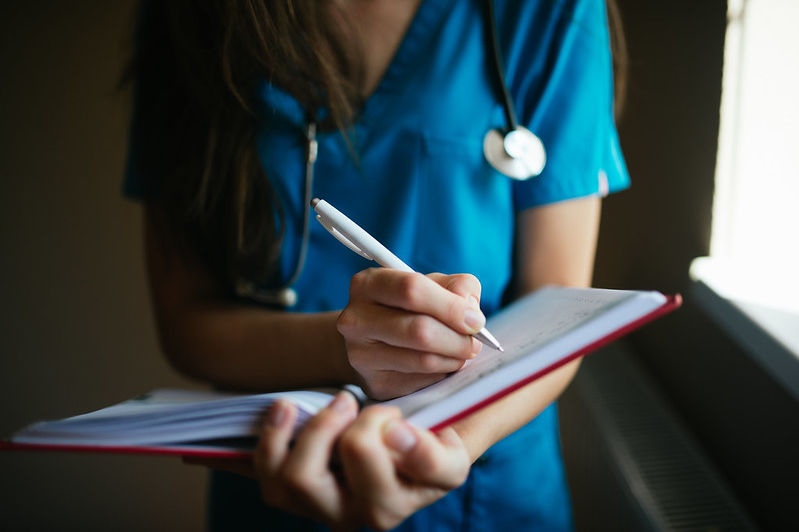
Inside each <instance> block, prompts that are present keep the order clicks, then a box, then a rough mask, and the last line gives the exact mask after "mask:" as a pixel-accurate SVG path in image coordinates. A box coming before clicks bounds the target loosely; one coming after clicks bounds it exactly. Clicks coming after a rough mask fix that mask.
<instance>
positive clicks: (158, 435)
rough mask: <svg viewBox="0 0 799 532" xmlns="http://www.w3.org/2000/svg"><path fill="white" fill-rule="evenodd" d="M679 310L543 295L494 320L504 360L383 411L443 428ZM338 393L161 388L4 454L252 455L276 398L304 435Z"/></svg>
mask: <svg viewBox="0 0 799 532" xmlns="http://www.w3.org/2000/svg"><path fill="white" fill-rule="evenodd" d="M679 305H680V297H679V296H673V297H667V296H664V295H663V294H661V293H659V292H642V291H627V290H603V289H596V288H565V287H557V286H550V287H545V288H542V289H540V290H538V291H536V292H534V293H532V294H530V295H528V296H526V297H524V298H522V299H520V300H519V301H517V302H515V303H514V304H512V305H510V306H508V307H507V308H505V309H504V310H502V311H501V312H500V313H498V314H496V315H495V316H493V317H492V318H491V319H490V320H489V321H488V324H487V328H489V329H490V330H491V331H492V332H493V334H494V336H496V337H497V339H499V341H500V342H501V343H502V345H503V346H504V348H505V352H504V353H502V352H499V351H495V350H493V349H489V348H484V349H483V350H482V351H481V352H480V354H479V355H478V356H477V357H476V358H475V359H473V360H471V361H469V362H468V363H467V364H466V365H465V366H464V367H463V368H462V369H461V370H460V371H458V372H455V373H453V374H452V375H450V376H449V377H447V378H446V379H444V380H442V381H440V382H438V383H436V384H434V385H432V386H428V387H427V388H424V389H422V390H419V391H417V392H415V393H412V394H409V395H406V396H403V397H400V398H397V399H392V400H390V401H385V402H383V404H390V405H395V406H397V407H399V408H400V409H401V410H402V412H403V414H404V415H405V417H406V418H407V419H408V420H409V421H410V422H411V423H414V424H416V425H418V426H421V427H425V428H430V429H432V430H437V429H439V428H442V427H444V426H446V425H448V424H450V423H453V422H454V421H456V420H457V419H460V418H462V417H464V416H466V415H468V414H469V413H471V412H473V411H475V410H477V409H479V408H481V407H483V406H485V405H487V404H489V403H491V402H493V401H495V400H497V399H499V398H500V397H502V396H504V395H506V394H508V393H510V392H512V391H513V390H515V389H517V388H519V387H521V386H524V385H525V384H527V383H529V382H532V381H534V380H535V379H537V378H539V377H541V376H543V375H545V374H547V373H549V372H550V371H552V370H554V369H556V368H558V367H560V366H562V365H563V364H566V363H567V362H569V361H571V360H574V359H575V358H578V357H580V356H583V355H585V354H587V353H589V352H591V351H593V350H594V349H597V348H598V347H600V346H602V345H604V344H606V343H608V342H610V341H613V340H615V339H617V338H619V337H621V336H623V335H624V334H627V333H628V332H630V331H632V330H633V329H635V328H637V327H639V326H641V325H643V324H644V323H646V322H648V321H651V320H653V319H655V318H656V317H658V316H660V315H662V314H665V313H666V312H669V311H670V310H672V309H674V308H676V307H678V306H679ZM334 394H335V390H328V391H324V390H318V391H311V390H298V391H289V392H279V393H268V394H257V395H240V394H229V393H220V392H210V391H186V390H156V391H153V392H150V393H148V394H145V395H142V396H140V397H137V398H134V399H131V400H129V401H125V402H123V403H120V404H117V405H114V406H110V407H107V408H104V409H102V410H98V411H96V412H90V413H88V414H83V415H79V416H75V417H70V418H66V419H62V420H58V421H43V422H39V423H35V424H33V425H31V426H29V427H27V428H25V429H23V430H21V431H19V432H17V433H16V434H14V435H13V436H12V438H11V439H10V441H8V442H3V443H0V447H2V448H7V449H43V450H85V451H107V452H137V453H167V454H182V455H202V456H217V457H224V456H231V457H233V456H243V455H247V454H248V453H250V452H251V450H252V448H253V446H254V442H255V435H256V434H257V433H258V428H259V424H260V419H261V417H262V415H263V412H264V410H265V409H266V408H267V407H268V405H269V404H270V403H271V402H272V401H274V400H275V399H276V398H278V397H287V398H289V399H291V400H292V401H294V402H295V403H296V404H297V405H298V407H299V411H300V416H299V417H298V420H297V427H296V428H300V427H301V426H302V424H303V423H305V422H306V421H307V420H308V418H309V417H311V416H312V415H313V414H314V413H315V412H317V411H318V410H319V409H320V408H323V407H324V406H325V405H326V404H327V403H328V402H329V401H330V400H331V399H332V397H333V395H334Z"/></svg>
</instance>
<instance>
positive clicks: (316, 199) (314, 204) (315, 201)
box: [311, 198, 319, 207]
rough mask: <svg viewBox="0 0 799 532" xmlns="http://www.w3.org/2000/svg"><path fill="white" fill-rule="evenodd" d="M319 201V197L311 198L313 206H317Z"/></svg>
mask: <svg viewBox="0 0 799 532" xmlns="http://www.w3.org/2000/svg"><path fill="white" fill-rule="evenodd" d="M317 203H319V198H314V199H312V200H311V207H316V204H317Z"/></svg>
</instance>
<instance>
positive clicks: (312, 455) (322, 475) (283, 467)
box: [255, 392, 358, 523]
mask: <svg viewBox="0 0 799 532" xmlns="http://www.w3.org/2000/svg"><path fill="white" fill-rule="evenodd" d="M357 410H358V406H357V403H356V402H355V399H354V398H353V397H352V395H351V394H350V393H349V392H340V393H339V394H338V395H336V397H335V398H334V399H333V401H331V402H330V404H329V405H328V406H326V407H325V408H324V409H322V410H321V411H320V412H319V413H318V414H317V415H316V416H314V417H313V418H311V420H310V421H308V423H306V425H305V427H303V429H302V431H301V432H300V433H299V434H298V435H297V437H296V440H295V445H294V447H293V448H292V449H291V450H290V449H289V442H290V440H291V435H292V431H293V426H294V421H295V420H296V407H294V406H293V405H291V404H290V403H287V402H281V401H276V402H275V403H274V405H273V407H272V408H271V409H270V411H269V412H268V414H267V418H266V422H265V423H264V428H263V431H262V433H261V439H260V441H259V445H258V448H257V450H256V454H255V463H256V471H257V473H258V477H259V480H260V483H261V490H262V494H263V498H264V500H265V501H266V502H268V503H270V504H272V505H275V506H277V507H280V508H283V509H286V510H289V511H292V512H295V513H300V514H303V515H311V516H313V517H314V518H316V519H319V520H322V521H325V522H329V523H341V522H343V520H344V519H345V517H346V515H345V514H346V512H345V502H344V501H343V498H342V497H343V493H342V491H341V487H340V486H339V484H338V481H337V479H336V477H335V475H334V474H333V472H332V471H331V469H330V459H331V457H332V454H333V447H334V443H335V441H336V439H337V438H338V437H339V435H340V434H341V433H342V432H343V431H344V429H345V428H346V427H347V425H348V424H349V423H350V422H351V421H352V420H353V419H354V418H355V416H356V415H357Z"/></svg>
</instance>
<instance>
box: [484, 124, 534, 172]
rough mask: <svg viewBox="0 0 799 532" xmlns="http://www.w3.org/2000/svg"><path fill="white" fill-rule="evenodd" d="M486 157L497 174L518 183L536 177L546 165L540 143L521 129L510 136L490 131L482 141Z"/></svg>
mask: <svg viewBox="0 0 799 532" xmlns="http://www.w3.org/2000/svg"><path fill="white" fill-rule="evenodd" d="M483 153H484V155H485V158H486V160H487V161H488V162H489V164H490V165H491V166H493V167H494V169H495V170H497V171H498V172H500V173H503V174H505V175H506V176H508V177H510V178H513V179H518V180H525V179H530V178H531V177H535V176H537V175H538V174H540V173H541V171H542V170H543V169H544V165H546V162H547V156H546V151H545V150H544V144H543V143H542V142H541V139H539V138H538V136H536V135H535V133H533V132H532V131H530V130H529V129H527V128H525V127H522V126H517V127H516V128H515V129H512V130H511V131H508V132H503V131H501V130H499V129H492V130H490V131H489V132H488V133H486V135H485V137H484V138H483Z"/></svg>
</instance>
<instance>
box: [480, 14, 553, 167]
mask: <svg viewBox="0 0 799 532" xmlns="http://www.w3.org/2000/svg"><path fill="white" fill-rule="evenodd" d="M483 6H484V10H485V16H484V17H483V20H484V21H485V33H486V38H487V40H488V41H489V42H490V43H491V53H490V54H489V59H490V61H491V66H492V70H493V71H494V80H495V83H494V85H495V87H496V91H497V92H498V94H499V98H500V100H501V101H502V108H503V110H504V112H505V121H506V122H507V126H506V129H505V130H500V129H492V130H489V131H488V133H486V135H485V137H484V138H483V154H484V155H485V158H486V161H488V163H489V164H490V165H491V166H492V167H494V169H495V170H497V171H498V172H501V173H503V174H505V175H506V176H508V177H510V178H512V179H519V180H523V179H529V178H531V177H534V176H537V175H538V174H540V173H541V172H542V171H543V170H544V165H545V164H546V150H545V149H544V144H543V143H542V142H541V139H539V138H538V137H537V136H536V135H535V133H533V132H532V131H530V130H529V129H527V128H525V127H522V126H520V125H519V124H518V122H517V120H516V109H515V108H514V106H513V99H512V98H511V97H510V92H509V91H508V85H507V83H506V82H505V71H504V68H503V66H502V55H501V54H500V46H499V36H498V34H497V22H496V16H495V15H494V4H493V2H492V1H491V0H485V1H484V2H483Z"/></svg>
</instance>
